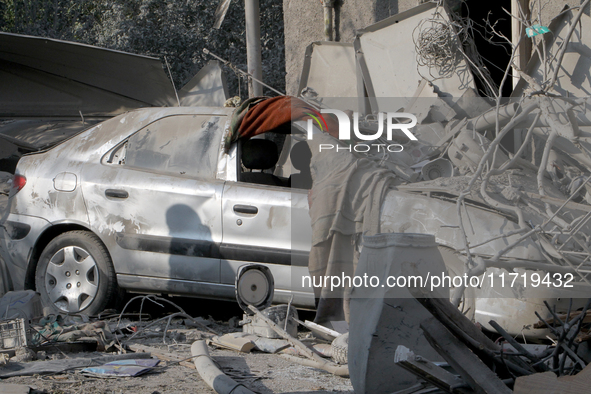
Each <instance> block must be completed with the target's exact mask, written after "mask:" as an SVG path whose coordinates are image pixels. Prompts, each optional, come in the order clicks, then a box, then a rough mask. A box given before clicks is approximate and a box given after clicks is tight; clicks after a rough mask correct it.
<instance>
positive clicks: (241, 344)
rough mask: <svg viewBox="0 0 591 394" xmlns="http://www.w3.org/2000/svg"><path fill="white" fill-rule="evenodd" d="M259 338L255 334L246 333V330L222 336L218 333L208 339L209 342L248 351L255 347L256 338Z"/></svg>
mask: <svg viewBox="0 0 591 394" xmlns="http://www.w3.org/2000/svg"><path fill="white" fill-rule="evenodd" d="M257 338H258V337H257V336H255V335H250V334H246V333H244V332H233V333H230V334H225V335H222V336H217V335H216V336H214V337H213V338H211V339H210V340H208V341H207V344H208V345H214V346H217V347H223V348H226V349H230V350H236V351H238V352H242V353H248V352H250V351H251V350H252V349H253V348H254V347H255V340H256V339H257Z"/></svg>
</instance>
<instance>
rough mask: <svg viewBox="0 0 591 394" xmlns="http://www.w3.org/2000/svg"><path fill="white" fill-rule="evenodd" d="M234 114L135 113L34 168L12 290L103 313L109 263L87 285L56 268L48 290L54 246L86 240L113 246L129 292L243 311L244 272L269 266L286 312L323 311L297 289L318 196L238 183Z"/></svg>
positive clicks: (12, 228)
mask: <svg viewBox="0 0 591 394" xmlns="http://www.w3.org/2000/svg"><path fill="white" fill-rule="evenodd" d="M231 113H232V109H224V108H220V109H216V108H166V109H164V108H159V109H141V110H136V111H131V112H129V113H126V114H123V115H120V116H118V117H115V118H113V119H110V120H107V121H105V122H103V123H101V124H98V125H96V126H94V127H91V128H89V129H88V130H86V131H84V132H82V133H80V134H78V135H76V136H75V137H73V138H71V139H69V140H67V141H65V142H63V143H61V144H59V145H58V146H56V147H54V148H53V149H50V150H48V151H46V152H43V153H38V154H33V155H28V156H24V157H23V158H22V159H21V160H20V161H19V164H18V167H17V171H16V176H15V179H16V180H15V184H13V188H12V190H11V196H10V200H9V207H8V210H7V212H6V213H5V214H4V217H3V226H4V229H5V230H4V231H2V233H3V240H2V243H3V250H4V252H5V254H6V256H5V260H6V262H7V267H8V271H9V272H10V278H11V282H12V283H11V287H12V288H13V289H15V290H18V289H22V288H35V287H37V288H39V283H41V284H42V285H45V288H47V289H48V290H47V291H45V293H47V294H48V295H51V297H52V298H53V299H52V300H51V301H52V302H53V303H55V304H56V305H57V307H58V309H61V310H64V311H70V312H77V311H79V310H83V309H85V308H89V306H90V305H91V304H92V303H95V304H96V302H95V301H93V299H94V298H96V297H99V296H100V295H101V293H100V291H99V290H100V287H101V283H100V280H102V278H101V275H100V273H101V271H102V269H101V267H100V265H101V264H98V262H96V263H97V264H94V265H93V264H90V265H88V264H87V265H86V266H85V267H84V270H86V272H80V273H77V272H78V271H80V270H76V269H73V270H67V268H60V266H63V265H64V264H63V263H62V262H63V261H65V260H67V259H64V258H61V259H60V258H59V256H58V257H56V258H58V260H59V261H57V263H55V264H52V263H51V262H50V263H48V265H47V266H48V267H53V268H49V269H48V270H47V269H46V271H47V273H48V274H49V275H45V276H44V277H40V276H37V278H36V271H37V272H39V269H38V261H39V260H40V258H41V257H42V254H43V251H44V249H46V248H47V245H48V244H49V243H50V242H51V241H52V240H55V239H56V237H58V236H59V235H61V234H65V233H71V232H76V231H82V232H87V233H89V234H94V235H95V236H96V237H98V238H99V239H100V242H101V243H102V244H104V247H105V248H106V253H108V257H109V258H110V260H111V261H112V266H113V268H114V272H113V273H109V272H104V273H103V275H106V276H109V275H112V274H115V275H116V285H118V287H119V288H122V289H126V290H129V291H134V292H140V293H164V294H174V295H192V296H201V297H211V298H220V299H234V298H235V290H234V284H235V279H236V272H237V270H238V268H239V267H240V266H242V265H244V264H248V262H258V263H264V264H269V266H270V267H272V269H271V272H272V274H273V277H274V283H275V300H276V302H281V301H285V302H287V301H289V299H290V297H291V294H293V295H294V302H295V303H296V305H300V306H304V307H313V306H314V299H313V295H312V293H311V292H305V291H298V290H297V289H292V280H291V277H292V272H299V271H302V272H301V273H300V274H302V273H303V271H306V270H307V269H306V267H305V265H306V261H307V259H306V257H307V253H308V251H309V248H310V245H309V238H306V236H305V234H307V232H306V230H305V229H306V228H309V222H308V223H306V218H307V191H306V190H297V189H293V190H292V189H290V188H288V187H279V186H269V185H260V184H253V183H245V182H238V181H237V176H238V174H239V173H240V166H239V163H240V158H239V155H240V152H239V151H238V149H237V144H234V145H233V146H232V147H231V148H230V150H229V151H228V152H226V151H225V150H224V147H223V144H222V141H223V139H224V136H225V134H226V133H227V132H228V131H229V130H228V128H229V116H230V115H231ZM19 179H20V180H22V182H23V184H22V185H21V186H18V185H16V183H17V182H20V181H19ZM19 187H22V189H21V190H18V188H19ZM297 211H301V212H300V214H299V215H298V216H299V217H300V218H303V221H302V223H301V226H302V227H303V230H302V232H303V233H302V234H301V235H300V236H295V237H294V241H292V237H291V234H292V231H291V230H292V229H291V225H292V224H291V214H292V213H293V212H297ZM89 247H90V246H89ZM76 248H80V246H75V248H74V249H73V250H72V249H70V250H71V251H72V252H73V253H74V255H75V257H74V258H75V259H77V260H79V259H82V257H81V254H84V249H85V248H84V247H81V249H82V250H80V249H76ZM66 251H67V248H66ZM91 255H92V253H91ZM91 257H92V256H91ZM292 260H293V262H294V264H295V266H293V267H292ZM72 264H73V263H72ZM72 264H70V265H72ZM298 264H299V266H297V265H298ZM54 265H55V266H54ZM72 266H73V265H72ZM292 270H295V271H292ZM61 271H64V272H61ZM306 272H307V271H306ZM95 274H96V275H97V276H96V277H95ZM63 275H68V276H63ZM85 275H86V276H88V277H84V278H82V279H83V280H78V279H80V277H83V276H85ZM52 276H54V278H52ZM58 276H60V278H58ZM76 278H77V279H76ZM74 279H76V280H74ZM105 280H107V279H105ZM112 281H114V279H113V280H112ZM35 282H37V283H35ZM79 283H80V284H79ZM103 284H104V283H103ZM36 285H37V286H36ZM60 286H61V287H63V288H62V290H61V291H57V290H56V291H54V293H52V292H51V291H52V290H51V289H57V288H58V287H60ZM76 287H78V289H79V290H78V291H75V290H76ZM112 287H113V288H114V289H116V288H117V286H112ZM80 289H81V290H80ZM72 290H74V291H72ZM293 290H295V291H293ZM109 291H111V292H113V291H115V290H110V289H109ZM42 294H43V292H42ZM113 297H115V296H114V293H111V294H109V296H108V297H107V298H108V299H109V300H107V299H104V300H103V301H104V302H101V305H100V307H104V306H105V305H107V301H110V299H112V298H113ZM72 300H74V301H72ZM89 310H91V311H94V312H96V311H97V308H89Z"/></svg>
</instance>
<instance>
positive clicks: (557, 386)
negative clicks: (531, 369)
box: [513, 366, 591, 394]
mask: <svg viewBox="0 0 591 394" xmlns="http://www.w3.org/2000/svg"><path fill="white" fill-rule="evenodd" d="M590 379H591V366H587V367H586V368H585V369H583V370H582V371H581V372H579V373H578V374H577V375H575V376H562V377H559V378H557V377H556V375H555V374H554V373H553V372H543V373H536V374H533V375H527V376H520V377H518V378H517V380H515V388H514V390H513V393H515V394H534V393H535V394H551V393H560V394H589V393H591V385H589V380H590Z"/></svg>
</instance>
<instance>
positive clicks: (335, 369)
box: [248, 305, 349, 377]
mask: <svg viewBox="0 0 591 394" xmlns="http://www.w3.org/2000/svg"><path fill="white" fill-rule="evenodd" d="M248 308H249V309H250V310H251V311H253V312H254V313H255V314H256V315H257V316H258V317H260V318H261V319H262V320H264V321H265V322H266V323H267V324H268V325H269V327H271V329H272V330H273V331H275V332H276V333H277V334H279V335H280V336H282V337H283V338H285V339H286V340H287V341H288V342H289V343H291V344H292V345H293V346H295V347H296V348H297V349H298V350H299V351H301V352H302V353H303V354H305V355H306V357H308V358H310V359H312V360H314V361H316V363H317V364H316V366H315V368H319V369H322V370H324V371H326V372H330V373H332V374H334V375H337V376H342V377H349V368H348V367H346V368H345V367H343V366H341V365H338V364H335V363H332V362H329V361H326V360H324V359H323V358H322V357H320V356H319V355H318V354H316V353H314V352H313V351H312V350H310V349H308V347H307V346H306V345H304V344H303V343H302V342H300V341H299V340H297V339H295V338H294V337H292V336H291V335H289V334H288V333H287V332H286V331H285V330H283V329H281V328H280V327H279V326H278V325H277V324H275V323H273V321H271V320H270V319H269V318H268V317H266V316H265V315H263V314H262V313H261V312H260V311H259V310H258V309H257V308H255V307H254V306H252V305H249V306H248Z"/></svg>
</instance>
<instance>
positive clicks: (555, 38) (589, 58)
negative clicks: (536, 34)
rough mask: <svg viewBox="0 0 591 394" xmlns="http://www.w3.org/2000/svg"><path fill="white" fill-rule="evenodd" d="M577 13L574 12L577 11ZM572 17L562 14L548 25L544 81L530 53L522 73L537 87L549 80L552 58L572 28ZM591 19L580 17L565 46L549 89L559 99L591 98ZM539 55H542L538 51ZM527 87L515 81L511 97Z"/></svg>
mask: <svg viewBox="0 0 591 394" xmlns="http://www.w3.org/2000/svg"><path fill="white" fill-rule="evenodd" d="M577 12H578V11H577ZM574 17H575V13H574V12H573V11H572V10H569V11H564V12H563V13H562V14H560V15H559V16H558V17H557V18H556V19H554V20H553V21H552V23H550V26H549V27H548V28H549V29H550V32H551V34H547V35H545V37H548V39H546V41H545V44H546V52H545V53H547V54H548V55H547V56H548V58H549V59H553V61H552V62H547V63H549V64H548V66H547V69H546V75H547V77H544V67H542V62H541V61H540V57H539V56H538V53H537V52H536V51H534V52H533V53H532V58H531V60H530V62H529V63H528V65H527V67H526V69H525V73H526V74H527V75H530V76H532V77H533V78H534V79H535V80H536V81H537V82H538V83H540V84H541V83H542V82H544V81H545V80H547V79H551V78H552V75H553V74H554V70H555V67H556V59H555V58H554V57H553V56H555V55H556V54H558V53H559V51H560V46H561V44H562V43H563V42H564V40H565V38H566V35H567V32H568V30H569V29H570V27H571V25H572V20H573V19H574ZM590 31H591V18H590V17H589V16H587V15H586V14H583V15H581V20H580V24H579V27H578V28H577V29H575V32H574V34H573V35H572V37H571V40H570V42H569V43H568V45H567V49H566V53H565V55H564V59H563V61H562V65H561V67H560V71H559V72H558V79H557V80H556V83H555V84H554V87H553V89H554V90H555V91H556V92H557V93H558V94H559V95H561V96H567V97H588V96H591V76H590V74H589V69H591V37H589V34H588V32H590ZM540 52H542V53H543V50H542V48H541V47H540ZM526 86H527V83H525V81H524V80H523V79H521V80H520V81H519V83H518V84H517V86H516V87H515V90H514V91H513V94H512V96H514V97H519V96H521V95H522V93H523V90H524V89H525V87H526Z"/></svg>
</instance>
